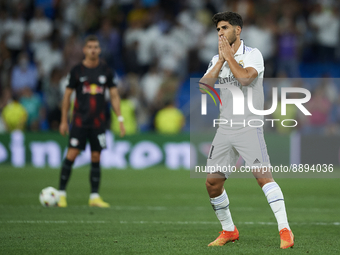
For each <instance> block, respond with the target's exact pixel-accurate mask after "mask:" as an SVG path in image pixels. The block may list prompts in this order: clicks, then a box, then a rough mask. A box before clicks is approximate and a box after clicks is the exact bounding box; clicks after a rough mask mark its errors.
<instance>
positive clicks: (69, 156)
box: [66, 149, 79, 162]
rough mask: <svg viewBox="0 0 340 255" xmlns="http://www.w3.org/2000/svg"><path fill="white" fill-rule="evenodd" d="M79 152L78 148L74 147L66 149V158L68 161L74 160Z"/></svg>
mask: <svg viewBox="0 0 340 255" xmlns="http://www.w3.org/2000/svg"><path fill="white" fill-rule="evenodd" d="M78 154H79V150H76V149H69V150H68V151H67V155H66V158H67V159H68V160H70V161H72V162H73V161H75V160H76V157H77V156H78Z"/></svg>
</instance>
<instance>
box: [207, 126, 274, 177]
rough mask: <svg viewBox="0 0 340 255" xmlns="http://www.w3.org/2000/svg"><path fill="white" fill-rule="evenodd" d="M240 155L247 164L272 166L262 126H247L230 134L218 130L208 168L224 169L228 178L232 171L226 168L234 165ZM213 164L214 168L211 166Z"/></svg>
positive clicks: (211, 148) (209, 155)
mask: <svg viewBox="0 0 340 255" xmlns="http://www.w3.org/2000/svg"><path fill="white" fill-rule="evenodd" d="M240 156H241V157H242V158H243V159H244V161H245V162H246V166H249V167H257V168H259V167H263V166H264V167H269V166H270V160H269V156H268V153H267V145H266V142H265V140H264V137H263V129H262V128H252V127H246V128H243V129H241V130H237V131H234V132H230V133H228V134H223V133H222V132H220V131H219V130H217V132H216V135H215V138H214V140H213V142H212V145H211V147H210V151H209V154H208V160H207V168H208V169H223V171H220V172H222V173H223V174H224V175H225V178H228V177H229V176H230V174H231V173H232V172H231V171H225V169H231V168H232V167H234V166H235V165H236V163H237V161H238V159H239V157H240ZM212 166H213V168H209V167H212ZM229 166H230V167H229ZM219 167H220V168H219ZM223 167H224V168H223ZM215 171H216V170H215ZM210 172H211V171H210Z"/></svg>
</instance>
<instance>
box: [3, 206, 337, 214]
mask: <svg viewBox="0 0 340 255" xmlns="http://www.w3.org/2000/svg"><path fill="white" fill-rule="evenodd" d="M9 208H15V209H18V208H32V209H43V207H42V206H41V205H0V209H9ZM68 208H70V209H86V208H87V209H92V208H90V207H89V206H88V205H70V206H68ZM44 209H46V210H48V209H49V208H44ZM105 210H116V211H167V210H180V211H183V210H195V211H211V207H210V206H120V205H114V206H111V207H110V208H105ZM259 210H262V209H261V208H253V207H233V211H236V212H238V211H242V212H244V211H249V212H254V211H259ZM290 210H291V211H294V212H309V213H311V212H314V213H329V212H332V213H337V212H339V213H340V210H339V209H329V208H308V209H306V208H290Z"/></svg>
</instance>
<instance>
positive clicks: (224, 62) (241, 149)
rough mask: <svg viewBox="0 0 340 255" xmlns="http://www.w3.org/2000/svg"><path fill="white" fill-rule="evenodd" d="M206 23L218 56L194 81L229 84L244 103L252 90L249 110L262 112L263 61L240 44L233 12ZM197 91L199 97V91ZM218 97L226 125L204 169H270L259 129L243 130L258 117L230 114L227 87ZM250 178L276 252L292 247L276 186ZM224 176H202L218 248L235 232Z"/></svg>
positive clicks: (264, 177) (262, 175) (266, 177)
mask: <svg viewBox="0 0 340 255" xmlns="http://www.w3.org/2000/svg"><path fill="white" fill-rule="evenodd" d="M212 20H213V22H214V23H215V25H216V29H217V32H218V37H219V45H218V46H219V54H218V55H216V56H214V57H213V58H212V60H211V62H210V64H209V67H208V70H207V72H206V73H205V75H204V76H203V78H202V79H201V80H200V88H201V89H205V90H206V89H208V88H209V86H214V84H215V82H216V80H218V83H219V84H231V85H234V86H237V87H239V89H241V90H242V93H243V94H244V96H245V102H247V95H248V88H252V97H253V98H252V99H253V105H254V108H255V109H257V110H263V104H264V96H263V84H262V83H263V73H264V63H263V57H262V54H261V52H260V51H259V50H258V49H256V48H250V47H247V46H246V45H245V44H244V42H243V40H241V39H240V34H241V31H242V26H243V21H242V17H241V16H240V15H239V14H237V13H233V12H222V13H217V14H215V15H214V16H213V18H212ZM204 84H207V85H209V86H205V85H204ZM201 92H202V93H205V91H203V90H201ZM220 97H221V101H222V106H220V118H221V119H225V120H227V121H228V124H224V125H219V128H218V130H217V132H216V135H215V138H214V140H213V142H212V145H211V148H210V152H209V155H208V160H207V166H208V167H209V166H220V167H223V166H227V167H228V166H235V165H236V162H237V160H238V158H239V155H241V156H242V157H243V159H244V160H245V162H246V165H247V166H249V167H257V168H258V170H262V169H263V168H261V167H268V166H270V161H269V156H268V153H267V147H266V143H265V140H264V138H263V129H262V127H257V128H256V127H251V126H249V125H248V121H249V120H250V119H255V120H256V119H260V120H261V119H262V116H258V115H255V114H253V113H251V112H250V111H249V109H246V107H245V112H244V115H242V116H240V115H237V116H236V115H233V107H232V103H233V99H232V94H231V92H230V90H229V89H227V88H222V89H221V92H220ZM254 125H255V124H254ZM253 174H254V177H255V178H256V180H257V182H258V184H259V185H260V187H261V188H262V190H263V192H264V194H265V196H266V197H267V200H268V203H269V205H270V207H271V209H272V210H273V213H274V214H275V217H276V220H277V223H278V229H279V234H280V239H281V245H280V248H282V249H286V248H289V247H292V246H293V245H294V235H293V233H292V231H291V230H290V227H289V224H288V220H287V214H286V209H285V204H284V198H283V194H282V191H281V189H280V187H279V185H278V184H277V183H276V182H275V181H274V179H273V177H272V175H271V173H270V172H264V171H263V172H262V171H255V172H253ZM229 175H230V172H210V173H208V175H207V180H206V187H207V191H208V193H209V196H210V203H211V205H212V207H213V209H214V210H215V214H216V216H217V218H218V219H219V221H220V222H221V225H222V232H220V233H221V234H220V235H219V237H217V239H216V240H215V241H213V242H211V243H210V244H209V245H208V246H222V245H224V244H226V243H227V242H234V241H235V240H238V239H239V232H238V230H237V228H236V226H235V225H234V223H233V220H232V217H231V214H230V210H229V199H228V195H227V193H226V191H225V189H224V187H223V186H224V183H225V180H226V179H227V178H228V176H229Z"/></svg>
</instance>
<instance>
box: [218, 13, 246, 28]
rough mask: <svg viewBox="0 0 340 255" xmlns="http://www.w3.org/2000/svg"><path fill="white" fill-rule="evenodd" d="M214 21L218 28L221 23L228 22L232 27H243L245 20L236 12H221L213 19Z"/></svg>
mask: <svg viewBox="0 0 340 255" xmlns="http://www.w3.org/2000/svg"><path fill="white" fill-rule="evenodd" d="M212 21H213V22H214V24H215V26H217V24H218V22H220V21H228V22H229V23H230V25H232V26H240V27H241V28H242V27H243V20H242V17H241V15H240V14H238V13H236V12H219V13H216V14H215V15H214V16H213V17H212Z"/></svg>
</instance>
